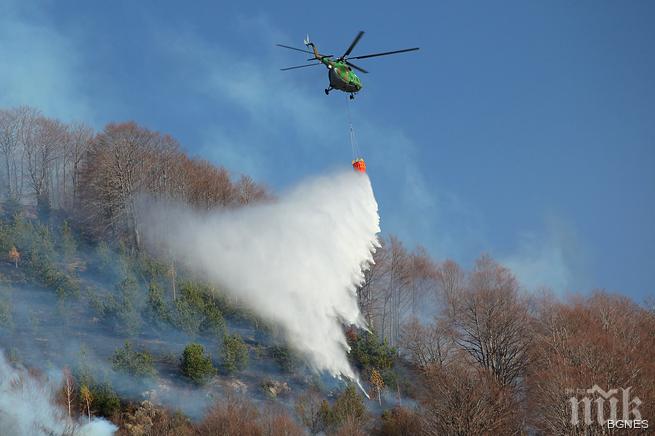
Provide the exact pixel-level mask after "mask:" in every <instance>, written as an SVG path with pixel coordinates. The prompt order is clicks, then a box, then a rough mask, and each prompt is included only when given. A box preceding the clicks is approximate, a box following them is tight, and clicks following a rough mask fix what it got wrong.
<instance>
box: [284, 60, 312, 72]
mask: <svg viewBox="0 0 655 436" xmlns="http://www.w3.org/2000/svg"><path fill="white" fill-rule="evenodd" d="M314 65H321V63H320V62H316V63H313V64H307V65H296V66H295V67H288V68H280V71H288V70H295V69H296V68H305V67H313V66H314Z"/></svg>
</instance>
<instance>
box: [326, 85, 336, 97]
mask: <svg viewBox="0 0 655 436" xmlns="http://www.w3.org/2000/svg"><path fill="white" fill-rule="evenodd" d="M333 89H334V88H333V87H331V86H329V87H327V88H325V89H324V91H325V95H329V94H330V91H332V90H333Z"/></svg>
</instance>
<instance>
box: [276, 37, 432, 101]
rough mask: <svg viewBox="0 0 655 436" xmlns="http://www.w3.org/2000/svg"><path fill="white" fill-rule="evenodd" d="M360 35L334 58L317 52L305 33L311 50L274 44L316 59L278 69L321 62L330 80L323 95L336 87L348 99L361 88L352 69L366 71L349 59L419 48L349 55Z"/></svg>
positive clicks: (292, 68) (313, 64)
mask: <svg viewBox="0 0 655 436" xmlns="http://www.w3.org/2000/svg"><path fill="white" fill-rule="evenodd" d="M362 36H364V32H363V31H360V32H359V33H358V34H357V36H355V39H354V40H353V42H352V43H351V44H350V46H349V47H348V49H347V50H346V51H345V52H344V54H342V55H341V56H339V57H338V58H336V59H333V55H322V54H320V53H319V52H318V48H317V47H316V45H315V44H314V43H313V42H311V41H310V40H309V35H307V38H305V40H304V43H305V46H306V47H307V48H311V51H309V50H303V49H301V48H296V47H290V46H288V45H283V44H276V45H277V46H278V47H283V48H288V49H290V50H296V51H301V52H303V53H309V54H311V55H313V56H314V57H312V58H309V59H307V61H308V62H309V61H317V62H314V63H312V64H308V65H296V66H294V67H288V68H281V69H280V70H281V71H288V70H295V69H297V68H305V67H313V66H315V65H321V64H322V65H325V66H326V67H327V69H328V78H329V80H330V85H329V86H328V87H327V88H325V95H329V94H330V91H332V90H333V89H338V90H339V91H343V92H346V93H349V94H350V99H351V100H352V99H354V98H355V94H356V93H357V92H359V91H361V90H362V81H361V80H360V79H359V77H358V76H357V74H355V72H354V71H353V69H355V70H357V71H360V72H362V73H368V71H366V70H365V69H363V68H361V67H358V66H357V65H355V64H353V63H351V62H350V60H349V59H366V58H372V57H376V56H386V55H391V54H397V53H405V52H408V51H415V50H418V49H419V48H418V47H414V48H406V49H403V50H394V51H387V52H383V53H373V54H368V55H362V56H353V57H350V53H351V52H352V51H353V49H354V48H355V46H356V45H357V43H358V42H359V40H360V39H361V38H362Z"/></svg>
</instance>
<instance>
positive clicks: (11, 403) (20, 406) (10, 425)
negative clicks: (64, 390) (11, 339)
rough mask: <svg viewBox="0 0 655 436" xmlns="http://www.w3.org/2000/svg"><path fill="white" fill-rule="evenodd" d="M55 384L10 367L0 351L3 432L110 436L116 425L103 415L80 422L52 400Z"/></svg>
mask: <svg viewBox="0 0 655 436" xmlns="http://www.w3.org/2000/svg"><path fill="white" fill-rule="evenodd" d="M54 389H55V387H54V386H53V385H52V384H51V383H48V382H43V381H41V380H39V379H38V378H36V377H33V376H32V375H30V374H29V373H28V372H27V371H26V370H24V369H15V368H13V367H11V366H10V365H9V364H8V363H7V361H6V360H5V358H4V356H3V355H2V353H0V429H1V430H2V432H3V433H2V434H16V435H72V436H82V435H84V436H110V435H113V434H114V432H115V431H116V430H117V428H116V426H114V425H113V424H111V423H110V422H107V421H105V420H103V419H96V418H94V419H93V420H92V421H91V422H88V423H86V424H83V425H79V424H77V423H75V422H73V421H72V420H71V419H69V418H68V416H67V415H66V414H65V413H64V412H63V411H62V410H61V409H60V408H59V407H57V406H56V405H54V403H53V392H54Z"/></svg>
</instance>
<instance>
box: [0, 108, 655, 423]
mask: <svg viewBox="0 0 655 436" xmlns="http://www.w3.org/2000/svg"><path fill="white" fill-rule="evenodd" d="M0 181H1V185H0V192H1V199H2V201H1V211H0V213H1V222H0V348H1V349H2V351H3V352H4V354H5V357H6V359H7V360H8V361H9V362H10V363H11V365H13V366H12V367H13V368H18V369H16V370H17V371H20V369H19V368H22V367H26V368H29V369H30V372H29V373H27V372H25V373H24V374H23V376H24V377H31V378H34V379H35V380H37V381H38V383H41V384H43V385H48V384H50V385H52V384H55V385H56V389H54V392H53V407H54V408H55V409H56V410H57V411H58V413H59V414H60V415H61V419H62V420H64V421H66V422H68V421H70V422H79V423H81V422H84V420H85V419H86V420H91V418H92V417H93V416H98V417H100V416H101V417H105V418H107V419H109V420H111V421H112V422H113V423H115V424H116V425H118V427H119V430H118V434H125V435H184V434H189V435H191V434H232V435H237V434H239V435H242V434H243V435H249V434H251V435H259V434H267V435H295V434H307V433H309V434H319V433H321V432H323V433H326V434H338V435H359V434H381V435H413V434H434V435H436V434H460V435H475V434H490V433H497V434H525V433H533V434H572V433H574V434H602V433H603V431H606V430H603V428H602V427H600V426H599V425H598V424H597V423H596V422H595V421H592V422H581V423H580V424H578V425H577V426H574V425H573V424H572V423H571V419H570V417H571V411H570V409H569V408H568V407H569V398H570V397H571V396H572V395H574V396H575V395H576V392H577V391H579V390H586V389H588V388H591V387H592V386H593V385H599V386H600V387H601V388H602V389H604V390H608V389H614V388H622V387H623V388H627V387H632V390H631V396H632V397H635V396H637V397H639V398H640V399H641V402H642V403H641V406H640V411H641V415H642V416H643V418H644V419H649V420H652V419H653V417H654V416H655V415H654V412H655V302H654V301H650V302H635V301H631V300H630V299H629V298H627V297H623V296H618V295H613V294H609V293H606V292H603V291H602V290H597V291H593V292H586V291H588V290H580V291H585V292H586V293H584V294H579V295H570V296H567V297H558V296H555V295H553V294H552V293H551V292H549V291H548V290H543V291H540V292H538V293H535V292H528V291H526V290H525V289H523V288H522V287H521V284H520V283H518V282H517V280H516V279H515V277H514V276H513V275H512V272H511V271H509V270H508V269H507V268H505V267H503V266H502V265H500V264H499V263H497V262H496V261H494V260H493V259H492V258H491V257H489V256H486V255H481V257H480V258H479V259H478V261H477V262H476V263H475V265H473V267H472V268H470V270H469V269H466V268H463V267H461V266H459V265H458V264H456V263H455V262H453V261H451V260H441V259H439V260H435V259H432V258H431V257H430V256H429V255H428V254H427V252H426V251H425V250H423V249H421V248H420V247H419V248H415V249H414V248H407V247H405V246H404V245H403V243H402V241H400V240H398V239H397V238H395V237H393V236H390V237H388V238H385V239H384V240H383V241H382V246H381V247H380V248H379V249H378V250H377V251H376V253H375V256H374V257H375V264H373V265H372V266H371V268H370V269H369V270H368V271H367V272H366V276H365V277H366V281H365V282H364V283H363V284H362V285H361V286H360V287H359V289H358V290H357V297H358V303H359V308H360V310H361V312H362V314H363V316H364V318H365V319H366V321H367V324H368V326H369V327H370V331H366V330H363V329H357V328H355V327H353V326H349V325H344V326H343V329H344V331H345V332H346V337H347V340H348V344H349V346H350V347H351V351H350V354H349V359H350V362H351V364H352V366H353V367H354V368H355V369H356V370H357V371H358V373H359V375H360V379H361V380H362V384H363V387H364V389H365V390H366V391H367V394H368V396H369V397H370V399H369V398H367V397H366V396H365V395H364V394H363V393H362V392H361V391H360V390H359V389H358V388H357V387H356V386H355V385H354V384H351V383H349V382H347V381H344V380H341V381H340V380H336V379H334V378H332V377H330V376H328V375H325V374H323V375H320V374H316V373H315V372H314V371H313V370H312V369H311V368H309V367H308V365H307V364H306V362H305V360H304V359H303V354H302V352H300V351H299V350H295V349H294V348H293V347H291V346H289V344H288V343H286V341H285V340H284V339H283V335H282V334H281V332H280V331H278V327H277V326H276V325H273V324H271V323H270V322H267V321H266V320H264V319H261V318H260V317H259V316H257V314H255V313H254V312H253V311H252V310H251V309H250V307H248V306H247V305H245V304H244V303H243V301H241V300H240V299H239V298H235V297H234V296H232V297H230V296H228V294H225V293H224V292H222V290H221V289H219V288H217V287H216V286H215V285H212V284H210V283H208V282H206V281H204V280H202V278H199V277H197V276H195V275H193V274H191V272H190V271H187V270H186V269H185V268H183V267H181V266H180V265H178V262H177V261H176V253H175V252H173V251H174V250H171V252H168V253H165V254H164V255H162V254H161V253H159V254H155V253H153V252H149V251H148V249H147V247H146V246H145V245H144V243H143V233H144V230H145V229H144V228H143V226H144V224H143V221H142V218H143V216H142V215H141V214H142V209H141V208H140V207H139V201H140V198H142V196H144V195H147V196H149V197H151V198H160V199H166V200H172V201H176V202H182V203H185V204H189V205H191V206H192V207H194V208H195V209H200V210H205V211H209V210H234V209H237V208H247V207H251V206H252V205H253V204H258V203H261V202H275V201H276V199H275V196H274V193H272V192H270V191H269V190H268V189H267V188H265V187H264V186H263V185H261V184H259V183H256V182H255V181H253V180H252V179H251V178H249V177H248V176H240V177H239V178H237V179H235V178H233V177H232V176H231V175H230V173H229V172H228V171H227V170H226V169H225V168H222V167H217V166H215V165H213V164H211V163H209V162H207V161H203V160H200V159H196V158H192V157H189V156H188V155H187V154H186V153H185V152H184V151H182V149H181V147H180V145H179V144H178V143H177V141H176V140H175V139H174V138H172V137H170V136H168V135H165V134H160V133H158V132H153V131H150V130H148V129H146V128H144V127H142V126H139V125H138V124H136V123H134V122H127V123H112V124H108V125H107V126H106V127H105V128H104V129H103V130H102V131H99V132H95V131H94V130H93V129H92V128H90V127H88V126H85V125H84V124H64V123H62V122H60V121H57V120H53V119H50V118H47V117H46V116H44V115H42V114H41V113H39V111H38V110H36V109H33V108H27V107H20V108H13V109H5V110H0ZM279 249H280V250H284V247H279ZM249 273H252V274H256V273H257V272H256V271H243V274H249ZM316 285H317V286H320V284H319V283H317V284H316ZM316 340H317V341H320V340H321V338H317V339H316ZM0 386H1V384H0ZM12 389H16V388H15V387H14V388H12ZM2 395H9V393H8V391H7V392H5V391H0V396H2ZM1 422H2V421H1V418H0V423H1ZM653 424H655V422H653ZM68 432H69V433H70V434H74V433H75V426H74V425H73V426H71V427H70V430H69V431H68Z"/></svg>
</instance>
